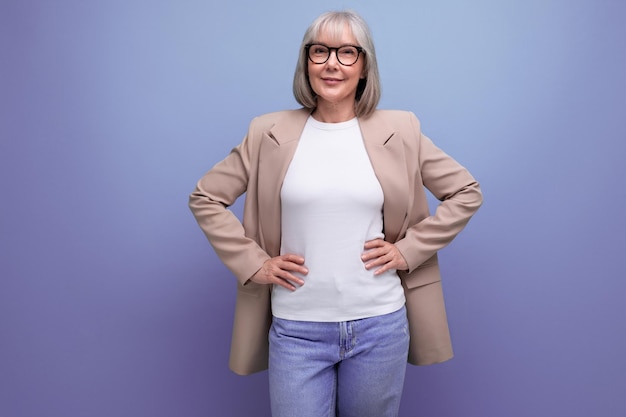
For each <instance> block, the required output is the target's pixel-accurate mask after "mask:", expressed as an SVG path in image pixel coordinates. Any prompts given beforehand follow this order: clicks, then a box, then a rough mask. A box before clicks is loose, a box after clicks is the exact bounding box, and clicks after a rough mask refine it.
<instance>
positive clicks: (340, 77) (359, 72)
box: [308, 25, 365, 117]
mask: <svg viewBox="0 0 626 417" xmlns="http://www.w3.org/2000/svg"><path fill="white" fill-rule="evenodd" d="M312 43H319V44H323V45H326V46H329V47H331V48H338V47H341V46H344V45H355V46H358V44H357V42H356V39H355V38H354V35H353V34H352V32H351V31H350V28H349V27H348V26H347V25H346V26H344V29H343V32H341V34H340V35H339V36H331V35H330V34H329V33H326V32H325V31H322V32H321V33H320V35H319V36H318V37H317V38H316V39H315V40H314V42H312ZM364 62H365V57H364V56H363V55H361V56H360V57H359V59H358V60H357V62H356V63H355V64H353V65H350V66H347V65H342V64H340V63H339V61H338V60H337V55H336V53H335V50H334V49H333V51H332V52H331V54H330V57H329V58H328V61H326V62H325V63H323V64H315V63H313V62H311V60H308V75H309V83H310V84H311V88H312V89H313V91H314V92H315V94H317V108H318V110H324V109H330V108H332V109H334V110H335V111H341V112H342V113H343V112H347V111H348V110H349V111H351V112H352V113H354V103H355V101H356V91H357V86H358V85H359V80H360V79H361V78H364V71H363V68H364ZM352 117H354V114H353V115H352Z"/></svg>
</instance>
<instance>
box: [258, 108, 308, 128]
mask: <svg viewBox="0 0 626 417" xmlns="http://www.w3.org/2000/svg"><path fill="white" fill-rule="evenodd" d="M310 113H311V111H310V110H307V109H304V108H301V109H293V110H281V111H277V112H272V113H266V114H262V115H260V116H257V117H255V118H254V119H252V121H251V122H250V129H253V130H263V131H266V130H269V129H271V128H272V127H273V126H275V125H277V124H280V123H293V122H294V121H297V120H300V119H302V118H303V117H308V116H309V114H310Z"/></svg>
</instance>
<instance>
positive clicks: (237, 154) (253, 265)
mask: <svg viewBox="0 0 626 417" xmlns="http://www.w3.org/2000/svg"><path fill="white" fill-rule="evenodd" d="M253 126H254V121H253V123H252V124H251V125H250V130H249V132H248V135H247V136H246V137H245V138H244V140H243V142H242V143H241V144H240V145H238V146H237V147H235V148H234V149H233V150H232V151H231V153H230V154H229V155H228V156H227V157H226V158H225V159H224V160H222V161H221V162H219V163H217V164H216V165H215V166H214V167H213V168H212V169H211V170H209V172H207V173H206V174H205V175H204V176H203V177H202V178H201V179H200V181H198V183H197V185H196V188H195V190H194V191H193V192H192V193H191V195H190V196H189V207H190V209H191V211H192V212H193V214H194V216H195V218H196V220H197V222H198V224H199V225H200V228H201V229H202V230H203V232H204V234H205V235H206V237H207V238H208V240H209V242H210V243H211V245H212V246H213V249H214V250H215V252H216V253H217V255H218V256H219V258H220V259H221V261H222V262H223V263H224V264H225V265H226V266H227V267H228V268H229V269H230V271H231V272H232V273H233V274H234V275H235V276H236V277H237V280H238V281H239V283H240V284H241V285H246V284H247V283H248V282H249V281H253V282H255V283H257V284H277V285H281V286H283V287H285V288H288V289H290V290H295V288H296V287H295V286H294V283H295V284H297V285H303V283H304V282H303V281H302V280H301V279H300V278H298V277H296V276H294V275H293V274H292V273H291V272H293V271H296V272H300V273H301V274H306V273H307V270H306V268H305V267H304V266H303V264H304V259H303V258H302V257H300V256H296V255H293V254H284V255H280V256H276V257H274V258H271V257H270V256H269V255H268V254H267V252H265V250H264V249H263V248H261V246H260V245H259V244H258V243H257V242H256V241H255V240H254V239H253V238H252V237H251V236H249V233H247V232H246V229H245V228H244V226H243V225H242V224H241V222H240V221H239V219H238V218H237V216H235V215H234V213H233V212H232V211H230V210H229V209H228V207H229V206H231V205H232V204H233V203H234V202H235V200H237V198H238V197H240V196H241V195H242V194H243V193H244V192H246V190H247V188H248V183H249V181H250V172H251V165H252V164H253V163H254V162H253V161H256V157H255V156H253V155H256V154H257V152H258V148H257V146H258V144H256V145H255V144H254V141H253V139H251V138H254V137H255V134H254V133H253V132H254V129H253Z"/></svg>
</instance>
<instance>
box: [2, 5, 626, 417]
mask: <svg viewBox="0 0 626 417" xmlns="http://www.w3.org/2000/svg"><path fill="white" fill-rule="evenodd" d="M343 7H349V8H355V9H356V10H358V11H360V13H361V14H362V15H363V16H364V17H365V18H366V19H367V20H368V21H369V22H370V25H371V27H372V30H373V33H374V36H375V40H376V45H377V50H378V54H379V60H380V70H381V75H382V78H383V88H384V97H383V100H382V103H381V107H383V108H401V109H407V110H411V111H413V112H415V113H416V114H417V115H418V117H420V119H421V120H422V122H423V128H424V131H425V132H426V133H427V134H428V135H429V136H431V137H432V138H433V139H434V140H435V142H436V143H437V144H438V145H440V146H441V147H442V148H444V149H445V150H446V151H447V152H448V153H450V154H451V155H452V156H454V157H455V158H457V159H458V160H459V161H460V162H461V163H463V164H464V165H466V166H467V167H468V168H469V169H470V170H471V171H472V173H473V174H474V175H475V176H476V177H477V178H478V179H479V180H480V181H481V183H482V186H483V190H484V194H485V205H484V206H483V208H482V209H481V210H480V212H479V213H478V214H477V215H476V217H475V218H474V219H473V220H472V222H470V224H469V227H468V228H467V229H466V230H465V231H464V232H463V233H462V234H461V235H460V236H459V238H458V239H457V240H456V241H455V242H453V244H452V245H451V246H450V247H448V248H446V249H444V250H443V251H442V253H441V260H442V264H443V274H444V290H445V293H446V297H447V305H448V310H449V311H448V312H449V319H450V325H451V329H452V332H453V340H454V343H455V350H456V358H455V359H454V360H453V361H450V362H448V363H445V364H441V365H436V366H432V367H426V368H416V367H410V368H409V370H408V374H407V381H406V387H405V396H404V399H403V403H402V409H401V416H403V417H408V416H424V417H426V416H431V417H457V416H463V417H503V416H507V417H518V416H519V417H543V416H545V417H553V416H567V417H596V416H597V417H623V416H624V415H626V395H625V394H626V359H625V358H624V352H626V304H625V303H624V301H623V299H624V297H625V295H626V279H625V278H626V273H625V272H624V267H623V264H624V259H625V256H624V249H625V248H626V238H625V233H626V220H625V219H624V215H625V213H626V191H625V190H624V178H625V177H626V164H624V162H623V160H624V156H626V152H625V147H624V143H623V142H624V140H625V139H626V127H625V125H624V121H625V119H626V76H625V74H626V54H625V52H624V51H625V49H624V39H626V26H624V21H625V20H626V3H624V2H622V1H618V0H614V1H611V0H570V1H567V0H543V1H539V0H526V1H521V0H512V1H497V0H482V1H473V2H469V1H465V0H447V1H437V2H435V1H431V2H426V1H411V0H404V1H385V2H381V1H360V2H357V1H351V0H347V1H343V2H335V1H328V0H322V1H317V2H308V3H302V2H295V1H287V0H283V1H279V0H268V1H266V2H255V1H240V2H216V1H198V0H178V1H147V0H145V1H143V0H124V1H121V0H113V1H104V0H103V1H71V0H57V1H54V2H52V1H43V0H39V1H36V0H30V1H29V0H23V1H18V0H2V1H1V3H0V48H1V54H0V60H1V64H0V159H1V161H0V187H1V188H0V210H1V215H0V227H1V229H0V416H2V417H142V416H145V417H178V416H184V417H200V416H236V417H238V416H251V415H254V416H259V417H263V416H269V404H268V399H267V375H266V373H261V374H258V375H254V376H251V377H246V378H243V377H238V376H235V375H233V374H231V373H230V372H229V371H228V369H227V355H228V345H229V339H230V325H231V321H232V312H233V301H234V279H233V278H232V277H231V276H230V275H229V273H228V271H226V270H225V268H224V267H223V266H222V265H221V264H220V263H219V261H218V260H217V259H216V256H215V255H214V253H213V252H212V250H211V249H210V246H209V244H208V243H207V242H206V240H205V238H204V236H203V235H202V233H201V232H200V229H199V228H198V227H197V226H196V224H195V221H194V219H193V217H192V215H191V213H190V212H189V211H188V209H187V196H188V194H189V192H190V191H191V190H192V189H193V186H194V184H195V182H196V180H197V179H198V178H199V177H200V176H201V175H202V174H203V173H204V171H206V170H207V169H209V168H210V167H211V166H212V165H213V164H214V163H215V162H217V161H218V160H220V159H221V158H223V157H224V156H225V155H226V153H227V152H228V151H229V150H230V148H232V147H233V146H234V145H236V144H237V143H238V142H239V141H240V140H241V138H242V137H243V135H244V133H245V132H246V130H247V125H248V122H249V121H250V119H251V118H252V117H254V116H255V115H258V114H262V113H265V112H269V111H274V110H280V109H285V108H293V107H296V103H295V101H294V100H293V98H292V95H291V77H292V74H293V69H294V66H295V61H296V57H297V53H298V52H297V48H298V46H299V43H300V39H301V37H302V35H303V33H304V29H305V28H306V26H307V25H308V24H309V23H310V21H311V20H312V19H313V18H314V17H315V16H317V15H318V14H319V13H321V12H323V11H326V10H328V9H336V8H343ZM240 207H241V206H240V205H237V207H235V210H236V211H237V212H239V210H240Z"/></svg>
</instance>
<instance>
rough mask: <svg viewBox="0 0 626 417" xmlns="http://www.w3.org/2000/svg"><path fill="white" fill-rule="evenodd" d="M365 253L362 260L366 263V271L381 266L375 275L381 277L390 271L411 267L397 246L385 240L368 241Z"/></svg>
mask: <svg viewBox="0 0 626 417" xmlns="http://www.w3.org/2000/svg"><path fill="white" fill-rule="evenodd" d="M364 247H365V252H363V255H361V260H362V261H363V262H364V263H365V269H371V268H374V267H377V266H379V267H380V268H378V269H377V270H376V271H374V275H380V274H382V273H383V272H385V271H387V270H389V269H396V270H400V271H402V270H406V269H409V266H408V265H407V263H406V260H405V259H404V256H402V254H401V253H400V251H399V250H398V248H397V247H396V245H394V244H393V243H390V242H387V241H385V240H383V239H374V240H368V241H367V242H365V246H364Z"/></svg>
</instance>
